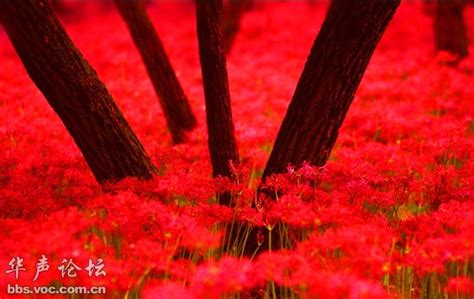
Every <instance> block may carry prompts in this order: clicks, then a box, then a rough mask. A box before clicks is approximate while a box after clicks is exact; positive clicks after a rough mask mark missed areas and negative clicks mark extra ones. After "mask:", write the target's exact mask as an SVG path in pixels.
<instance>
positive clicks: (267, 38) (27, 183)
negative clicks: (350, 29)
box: [0, 1, 474, 298]
mask: <svg viewBox="0 0 474 299" xmlns="http://www.w3.org/2000/svg"><path fill="white" fill-rule="evenodd" d="M325 8H326V6H325V5H324V4H314V5H312V6H311V5H309V4H307V3H303V2H295V3H277V2H271V1H270V2H269V3H262V4H259V5H258V6H257V7H255V8H254V9H253V10H251V11H249V12H247V13H246V14H245V15H244V17H243V22H242V28H241V32H240V33H239V35H238V36H237V39H236V42H235V47H234V49H233V51H232V53H231V54H230V55H229V57H228V71H229V80H230V89H231V90H230V91H231V95H232V108H233V115H234V121H235V127H236V136H237V140H238V143H239V152H240V154H241V160H242V163H241V164H240V165H239V166H238V167H237V169H235V172H236V173H238V176H239V178H240V179H239V181H238V182H235V183H234V182H230V181H229V180H226V179H221V178H219V179H212V177H211V175H210V173H211V168H210V164H209V154H208V151H207V136H206V127H205V107H204V100H203V91H202V82H201V75H200V69H199V59H198V51H197V40H196V34H195V20H194V16H193V14H194V9H193V6H192V5H191V4H186V3H184V2H179V1H177V3H167V2H166V3H161V2H160V3H159V4H157V5H155V6H150V8H149V10H150V11H149V12H150V15H151V16H152V18H153V19H154V21H155V25H156V27H157V30H158V31H159V33H160V36H161V38H162V40H163V44H164V46H165V48H166V50H167V52H168V54H169V56H170V58H171V61H172V63H173V65H174V68H175V70H176V72H177V75H178V77H179V79H180V81H181V82H182V85H183V87H184V89H185V92H186V94H187V95H188V96H189V99H190V101H191V103H192V106H193V109H194V111H195V112H196V115H197V117H198V119H199V123H200V125H199V127H198V128H197V129H196V130H195V131H194V132H193V133H192V134H191V136H190V141H189V142H188V143H187V144H183V145H179V146H174V147H172V146H171V140H170V137H169V134H168V132H167V130H166V125H165V121H164V117H163V115H162V112H161V110H160V108H159V105H158V101H157V99H156V96H155V94H154V91H153V88H152V86H151V84H150V81H149V79H148V77H147V75H146V71H145V67H144V66H143V63H142V62H141V60H140V57H139V54H138V52H137V51H136V49H135V48H134V46H133V43H132V41H131V38H130V37H129V34H128V32H127V29H126V27H125V24H124V23H123V22H122V21H121V20H120V18H119V16H118V13H117V12H115V11H113V10H109V11H104V12H100V13H99V14H97V15H95V14H91V15H84V16H82V18H80V19H78V20H75V21H67V20H66V21H65V27H66V29H67V31H68V33H69V34H70V35H71V37H72V39H73V40H74V42H75V43H76V44H77V46H78V48H79V49H80V50H81V51H82V52H83V53H84V56H85V57H86V58H87V59H88V60H89V61H90V62H91V64H92V65H93V67H94V68H95V69H96V70H97V72H98V74H99V76H100V78H101V79H102V80H103V81H104V82H105V84H106V86H107V87H108V89H109V90H110V91H111V93H112V95H113V97H114V99H115V100H116V101H117V103H118V105H119V106H120V108H121V109H122V111H123V112H124V114H125V116H126V118H127V120H129V122H130V124H131V126H132V127H133V129H134V130H135V131H136V133H137V135H138V137H139V138H140V140H141V141H142V142H143V144H144V146H145V147H146V149H147V152H148V153H149V154H150V155H151V156H152V159H153V162H154V163H155V165H157V167H158V168H159V175H157V176H156V177H155V178H154V179H153V180H151V181H146V182H142V181H137V180H135V179H126V180H124V181H122V182H120V183H118V184H116V185H108V186H104V187H100V186H99V185H98V184H97V183H96V182H95V181H94V179H93V177H92V175H91V173H90V171H89V169H88V168H87V165H86V163H85V162H84V160H83V158H82V156H81V154H80V152H79V151H78V149H77V148H76V146H75V145H74V143H73V140H72V138H71V137H70V136H69V135H68V134H67V131H66V130H65V128H64V127H63V126H62V124H61V122H60V121H59V119H58V117H57V116H56V115H55V113H54V112H53V110H52V109H51V108H50V107H49V106H48V105H47V103H46V101H45V99H44V98H43V96H42V95H41V94H40V92H39V91H38V90H37V89H36V87H35V86H34V85H33V83H32V82H31V80H30V79H29V78H28V76H27V74H26V72H25V70H24V68H23V67H22V65H21V63H20V60H19V58H18V57H17V55H16V54H15V52H14V50H13V48H12V46H11V44H10V43H9V42H8V38H7V36H6V35H5V33H2V32H0V60H1V61H2V67H1V68H0V119H2V122H1V123H0V153H1V154H0V267H3V268H2V269H3V270H2V271H1V273H0V286H1V288H0V289H1V290H2V291H1V292H2V293H0V297H2V296H3V295H1V294H3V292H5V286H6V285H7V284H21V285H87V286H93V285H105V286H107V288H108V289H107V291H108V295H107V296H108V297H112V296H117V297H123V296H125V295H126V296H128V297H134V296H136V297H138V296H143V297H144V298H220V297H222V296H225V295H231V294H237V293H239V294H240V295H241V297H242V298H244V297H246V296H248V297H251V296H253V297H260V296H273V297H279V298H295V297H303V298H387V297H391V296H393V297H400V298H409V297H421V296H423V297H426V296H428V297H430V298H432V296H445V295H449V294H453V295H458V296H466V298H467V297H468V296H473V295H474V242H473V241H474V187H473V186H474V162H473V159H472V158H473V157H472V152H473V148H474V119H473V115H474V105H473V104H472V99H473V98H474V84H473V83H474V48H472V47H471V49H470V50H471V53H472V54H473V55H471V56H470V57H468V58H467V59H465V60H464V61H462V62H461V64H460V65H459V66H457V67H456V68H454V67H451V66H449V65H447V64H446V63H444V62H445V61H446V60H447V56H446V55H447V54H445V53H441V54H439V55H434V54H433V46H432V44H433V41H432V37H431V35H432V33H431V31H430V28H431V23H430V22H431V20H430V17H429V16H427V15H424V14H423V9H422V7H421V5H419V4H416V3H415V4H413V3H404V4H402V6H401V7H400V9H399V11H398V13H397V15H396V16H395V18H394V20H393V22H392V23H391V24H390V26H389V28H388V31H387V32H386V34H385V35H384V38H383V40H382V42H381V44H380V46H379V47H378V49H377V51H376V53H375V55H374V57H373V59H372V61H371V64H370V66H369V68H368V70H367V73H366V75H365V77H364V80H363V82H362V84H361V86H360V88H359V90H358V92H357V95H356V99H355V101H354V104H353V106H352V107H351V110H350V111H349V114H348V116H347V119H346V120H345V122H344V125H343V127H342V128H341V131H340V136H339V139H338V141H337V144H336V146H335V148H334V150H333V152H332V154H331V157H330V159H329V162H328V163H327V165H326V166H325V167H324V168H314V167H311V166H310V165H306V164H305V165H303V167H302V168H299V169H295V168H292V167H289V168H288V172H287V173H285V174H281V175H278V176H273V177H271V178H269V179H268V181H267V182H266V183H265V184H266V186H267V187H269V190H274V191H275V194H274V195H272V196H270V197H274V198H276V200H275V201H274V200H273V199H269V198H266V197H264V196H261V197H257V196H256V188H257V187H258V186H259V184H260V179H259V178H260V176H261V174H262V171H263V168H264V166H265V162H266V161H267V159H268V155H269V152H270V150H271V145H272V144H273V140H274V138H275V136H276V133H277V130H278V128H279V125H280V123H281V120H282V117H283V116H284V113H285V111H286V108H287V105H288V103H289V100H290V98H291V96H292V92H293V90H294V87H295V84H296V82H297V79H298V76H299V75H300V72H301V70H302V67H303V64H304V61H305V58H306V55H307V54H308V52H309V48H310V46H311V43H312V41H313V40H314V37H315V36H316V34H317V31H318V27H319V25H320V24H321V22H322V20H323V18H324V13H325ZM466 15H467V17H466V20H467V25H468V28H469V29H472V28H474V22H473V20H474V9H473V8H472V7H468V8H467V11H466ZM295 16H298V17H296V18H295ZM176 22H179V26H177V25H176ZM414 24H417V25H416V30H414ZM472 34H473V33H472V30H471V41H472V40H473V38H472ZM222 191H229V192H230V193H231V194H232V196H233V199H234V201H235V203H236V205H235V207H234V208H228V207H223V206H219V205H218V204H217V200H216V194H218V193H219V192H222ZM252 205H255V206H256V207H257V209H254V208H252ZM249 225H256V226H260V227H261V228H262V230H261V233H260V234H259V235H258V238H260V239H261V240H260V241H262V240H263V239H265V238H268V237H269V230H275V231H276V230H278V232H279V233H280V234H281V236H280V237H281V240H284V242H281V244H279V245H280V247H274V248H272V250H271V251H269V252H265V253H262V254H260V255H257V256H256V257H253V258H250V257H245V258H244V257H242V256H241V255H240V253H239V250H234V249H235V248H238V247H239V245H236V246H234V245H232V244H230V243H226V242H224V240H225V239H224V238H223V236H224V234H225V233H226V231H228V230H229V228H230V227H232V229H233V231H234V232H235V231H237V230H240V232H244V231H245V230H246V229H248V227H249ZM277 228H278V229H277ZM241 236H246V234H245V233H241ZM227 241H228V240H227ZM240 241H242V240H240ZM281 247H283V248H281ZM42 255H45V256H47V257H48V260H49V264H50V266H51V267H50V269H49V271H45V272H42V273H41V275H39V278H38V279H37V280H35V281H33V278H34V276H35V270H36V267H37V265H36V263H37V261H38V259H39V258H41V257H42ZM15 257H21V258H22V260H23V266H24V268H25V271H20V272H19V275H18V279H16V277H15V275H14V273H13V272H8V271H9V270H12V269H11V267H10V262H11V261H12V258H15ZM98 258H101V259H102V260H103V261H104V265H105V267H104V270H105V271H106V275H105V276H97V277H96V276H92V277H91V276H90V275H88V273H87V271H78V273H77V276H76V277H62V276H61V272H60V271H58V269H57V267H58V265H59V264H60V263H61V261H62V260H63V259H68V260H69V259H72V260H73V261H74V262H75V264H77V265H80V266H81V267H84V266H85V265H87V264H88V261H89V259H91V260H93V261H96V260H97V259H98ZM12 265H13V266H14V263H12Z"/></svg>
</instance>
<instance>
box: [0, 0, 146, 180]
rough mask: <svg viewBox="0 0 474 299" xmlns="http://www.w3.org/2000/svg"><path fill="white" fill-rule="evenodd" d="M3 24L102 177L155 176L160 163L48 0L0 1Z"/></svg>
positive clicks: (25, 63) (108, 178) (33, 75)
mask: <svg viewBox="0 0 474 299" xmlns="http://www.w3.org/2000/svg"><path fill="white" fill-rule="evenodd" d="M0 22H1V23H2V24H3V26H4V27H5V31H6V32H7V34H8V36H9V38H10V40H11V42H12V44H13V46H14V47H15V49H16V51H17V53H18V55H19V56H20V59H21V61H22V62H23V64H24V66H25V68H26V70H27V72H28V74H29V75H30V77H31V79H32V80H33V82H34V83H35V84H36V86H38V88H39V89H40V90H41V92H42V93H43V94H44V96H45V98H46V100H47V101H48V102H49V104H50V105H51V107H52V108H53V109H54V110H55V111H56V113H57V114H58V115H59V117H60V118H61V120H62V122H63V123H64V125H65V127H66V129H67V130H68V131H69V133H70V134H71V135H72V137H73V138H74V141H75V142H76V144H77V145H78V147H79V149H80V150H81V152H82V154H83V155H84V158H85V159H86V161H87V163H88V164H89V166H90V168H91V170H92V172H93V173H94V175H95V177H96V179H97V181H99V182H101V183H102V182H105V181H109V180H112V181H115V180H120V179H122V178H124V177H128V176H135V177H138V178H142V179H149V178H151V177H152V176H153V174H154V173H155V167H154V166H153V164H152V163H151V161H150V159H149V157H148V155H147V154H146V152H145V150H144V148H143V146H142V144H141V143H140V141H139V140H138V139H137V137H136V136H135V134H134V132H133V131H132V129H131V128H130V126H129V124H128V123H127V121H126V120H125V118H124V117H123V115H122V113H121V111H120V110H119V108H118V107H117V106H116V104H115V102H114V101H113V99H112V97H111V96H110V94H109V93H108V91H107V89H106V87H105V85H104V84H103V83H102V82H101V81H100V80H99V79H98V77H97V74H96V72H95V71H94V70H93V69H92V68H91V66H90V65H89V63H88V62H87V61H86V60H85V59H84V58H83V57H82V55H81V53H80V52H79V50H78V49H77V48H76V47H75V46H74V44H73V43H72V41H71V40H70V38H69V37H68V35H67V34H66V32H65V30H64V28H63V27H62V26H61V24H60V23H59V21H58V19H57V18H56V16H55V15H54V13H53V11H52V9H51V7H50V5H49V3H48V1H47V0H21V1H10V0H0Z"/></svg>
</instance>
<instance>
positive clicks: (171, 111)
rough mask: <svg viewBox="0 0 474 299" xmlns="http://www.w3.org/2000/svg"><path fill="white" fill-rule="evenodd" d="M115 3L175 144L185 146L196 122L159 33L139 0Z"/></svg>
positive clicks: (116, 0) (120, 0) (122, 0)
mask: <svg viewBox="0 0 474 299" xmlns="http://www.w3.org/2000/svg"><path fill="white" fill-rule="evenodd" d="M114 1H115V5H116V6H117V8H118V11H119V12H120V15H121V16H122V18H123V19H124V21H125V23H126V24H127V27H128V30H129V31H130V34H131V35H132V38H133V41H134V43H135V45H136V46H137V48H138V50H139V52H140V55H141V57H142V59H143V61H144V63H145V66H146V69H147V72H148V75H149V76H150V79H151V82H152V83H153V87H154V89H155V92H156V94H157V95H158V98H159V100H160V104H161V107H162V109H163V113H164V115H165V118H166V122H167V124H168V128H169V130H170V132H171V136H172V138H173V143H175V144H178V143H182V142H184V141H185V140H186V132H188V131H191V130H192V129H194V128H195V127H196V125H197V121H196V118H195V116H194V114H193V112H192V110H191V106H190V104H189V101H188V99H187V98H186V96H185V94H184V91H183V88H182V87H181V85H180V83H179V81H178V78H177V77H176V74H175V73H174V70H173V67H172V66H171V63H170V61H169V59H168V56H167V55H166V52H165V50H164V48H163V45H162V43H161V41H160V39H159V37H158V34H157V33H156V31H155V29H154V27H153V24H152V22H151V20H150V18H149V17H148V14H147V13H146V10H145V7H144V6H143V3H141V1H140V0H114Z"/></svg>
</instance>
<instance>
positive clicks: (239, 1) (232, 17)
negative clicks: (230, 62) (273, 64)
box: [222, 0, 253, 55]
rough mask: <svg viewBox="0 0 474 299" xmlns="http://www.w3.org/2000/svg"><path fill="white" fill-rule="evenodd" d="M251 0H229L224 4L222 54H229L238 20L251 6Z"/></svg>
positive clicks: (238, 23)
mask: <svg viewBox="0 0 474 299" xmlns="http://www.w3.org/2000/svg"><path fill="white" fill-rule="evenodd" d="M252 5H253V0H229V1H228V2H227V3H226V5H225V6H224V22H223V26H222V36H223V44H224V54H226V55H227V54H229V53H230V50H231V49H232V45H233V44H234V40H235V37H236V36H237V33H238V32H239V30H240V22H241V20H242V15H243V14H244V13H245V11H247V10H249V9H251V8H252Z"/></svg>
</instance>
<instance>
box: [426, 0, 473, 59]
mask: <svg viewBox="0 0 474 299" xmlns="http://www.w3.org/2000/svg"><path fill="white" fill-rule="evenodd" d="M465 3H466V1H465V0H449V1H447V0H446V1H444V0H438V1H437V2H436V8H435V11H434V21H433V29H434V30H433V31H434V35H435V46H436V51H448V52H450V53H451V54H453V55H455V56H456V57H457V59H458V60H460V59H462V58H464V57H466V56H467V55H468V39H467V33H466V25H465V24H464V15H463V11H464V6H465Z"/></svg>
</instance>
